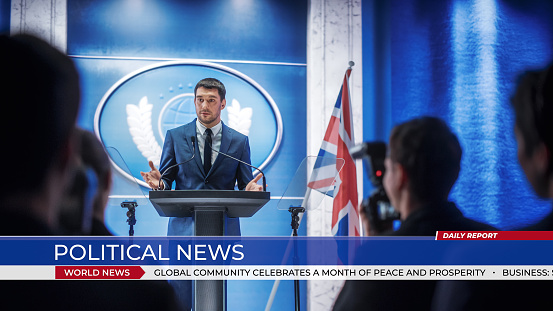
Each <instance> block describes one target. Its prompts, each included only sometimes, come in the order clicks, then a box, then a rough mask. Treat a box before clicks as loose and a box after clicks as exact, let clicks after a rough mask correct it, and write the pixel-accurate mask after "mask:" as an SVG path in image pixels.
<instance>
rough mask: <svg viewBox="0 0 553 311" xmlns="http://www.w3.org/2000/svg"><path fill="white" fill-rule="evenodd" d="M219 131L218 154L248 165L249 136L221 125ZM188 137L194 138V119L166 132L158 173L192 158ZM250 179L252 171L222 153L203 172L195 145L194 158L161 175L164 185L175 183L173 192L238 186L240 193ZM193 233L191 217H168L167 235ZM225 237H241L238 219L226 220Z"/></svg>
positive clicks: (191, 146)
mask: <svg viewBox="0 0 553 311" xmlns="http://www.w3.org/2000/svg"><path fill="white" fill-rule="evenodd" d="M221 122H222V121H221ZM221 131H222V139H221V147H220V149H219V151H221V152H223V153H226V154H228V155H230V156H232V157H234V158H237V159H240V160H242V161H244V162H246V163H251V160H250V144H249V141H248V137H247V136H245V135H243V134H241V133H239V132H237V131H235V130H233V129H231V128H230V127H228V126H226V125H225V124H224V123H223V124H222V129H221ZM191 137H194V138H196V119H194V121H192V122H190V123H188V124H185V125H183V126H180V127H177V128H175V129H172V130H169V131H168V132H167V135H166V136H165V142H164V144H163V152H162V154H161V162H160V166H159V171H160V172H162V173H163V172H164V171H165V170H166V169H167V168H168V167H170V166H171V165H174V164H177V163H181V162H184V161H186V160H188V159H190V158H191V157H192V152H193V150H194V148H193V145H192V142H191ZM216 154H217V153H216ZM252 179H253V176H252V170H251V168H250V167H249V166H246V165H244V164H241V163H239V162H238V161H235V160H233V159H230V158H228V157H225V156H224V155H221V154H217V158H216V159H215V162H214V163H213V165H212V167H211V170H210V171H209V172H204V168H203V164H202V158H201V156H200V151H199V148H198V146H197V142H196V148H195V156H194V159H193V160H191V161H189V162H188V163H185V164H182V165H179V166H177V167H175V168H172V169H170V170H169V171H167V173H165V175H164V176H163V180H164V181H165V182H166V184H167V185H171V184H172V183H173V181H175V189H176V190H199V189H213V190H233V189H234V187H235V185H236V184H238V189H240V190H243V189H245V188H246V185H247V184H248V182H250V181H251V180H252ZM193 234H194V222H193V219H192V218H191V217H171V218H170V219H169V228H168V230H167V235H193ZM225 234H226V235H240V222H239V219H238V218H228V219H226V220H225Z"/></svg>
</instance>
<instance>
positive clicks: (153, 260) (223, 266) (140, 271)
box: [0, 231, 553, 280]
mask: <svg viewBox="0 0 553 311" xmlns="http://www.w3.org/2000/svg"><path fill="white" fill-rule="evenodd" d="M0 251H1V256H0V280H98V279H102V280H128V279H134V280H172V279H179V280H276V279H281V280H344V279H351V280H398V279H401V280H553V232H510V231H498V232H496V231H494V232H470V231H454V232H453V231H447V232H437V234H436V236H435V237H364V238H359V237H357V238H354V237H0Z"/></svg>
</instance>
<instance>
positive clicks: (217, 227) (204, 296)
mask: <svg viewBox="0 0 553 311" xmlns="http://www.w3.org/2000/svg"><path fill="white" fill-rule="evenodd" d="M270 196H271V193H270V192H258V191H235V190H174V191H150V201H151V202H152V205H153V206H154V208H155V209H156V210H157V212H158V214H159V215H160V216H162V217H194V235H196V236H223V235H224V232H225V227H224V226H225V215H227V216H228V217H251V216H253V215H254V214H255V213H256V212H257V211H258V210H260V209H261V208H262V207H263V206H264V205H265V204H266V203H267V202H269V200H270ZM225 287H226V282H225V281H219V280H215V281H211V280H210V281H196V282H195V284H194V308H193V309H194V310H208V311H215V310H217V311H222V310H225V309H226V297H225V296H226V295H225V294H226V290H225Z"/></svg>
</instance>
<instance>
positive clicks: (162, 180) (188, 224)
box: [141, 78, 263, 305]
mask: <svg viewBox="0 0 553 311" xmlns="http://www.w3.org/2000/svg"><path fill="white" fill-rule="evenodd" d="M225 95H226V89H225V86H224V85H223V83H221V82H220V81H219V80H217V79H214V78H206V79H202V80H200V81H199V82H198V83H197V84H196V87H195V88H194V105H195V107H196V115H197V117H198V118H197V119H195V120H193V121H192V122H190V123H188V124H185V125H182V126H180V127H177V128H175V129H172V130H170V131H168V132H167V135H166V136H165V142H164V144H163V151H162V154H161V162H160V167H159V170H158V169H156V168H155V166H154V164H153V163H152V162H151V161H150V162H149V165H150V168H151V171H150V172H148V173H145V172H141V175H142V177H143V178H144V180H145V181H146V182H147V183H148V185H150V187H151V188H152V189H159V190H164V189H171V185H172V183H173V181H174V182H175V189H177V190H187V189H190V190H194V189H195V190H197V189H213V190H233V189H234V187H235V184H237V185H238V189H240V190H247V191H262V190H263V187H262V186H261V185H258V184H257V181H258V180H259V179H260V178H261V176H262V175H261V174H259V175H258V176H256V178H255V179H253V176H252V170H251V168H250V167H249V166H247V165H244V164H242V163H240V162H238V161H236V160H234V159H231V158H228V157H226V156H224V155H222V154H219V153H218V152H222V153H225V154H228V155H230V156H232V157H233V158H236V159H239V160H241V161H243V162H246V163H250V145H249V141H248V137H247V136H245V135H243V134H241V133H239V132H237V131H235V130H233V129H231V128H229V127H228V126H226V125H225V124H224V123H223V122H222V121H221V111H222V110H223V109H225V106H226V99H225ZM192 157H194V158H192ZM190 159H192V160H190ZM183 162H185V163H183ZM180 163H182V165H180ZM175 165H177V166H175ZM193 229H194V219H193V218H192V217H171V218H170V219H169V225H168V230H167V235H169V236H175V235H177V236H191V235H193V233H194V231H193ZM225 235H240V221H239V219H238V218H228V217H225ZM171 284H172V285H173V286H174V287H175V289H176V291H177V293H178V295H179V299H181V302H182V304H183V305H192V291H191V282H190V281H174V282H171Z"/></svg>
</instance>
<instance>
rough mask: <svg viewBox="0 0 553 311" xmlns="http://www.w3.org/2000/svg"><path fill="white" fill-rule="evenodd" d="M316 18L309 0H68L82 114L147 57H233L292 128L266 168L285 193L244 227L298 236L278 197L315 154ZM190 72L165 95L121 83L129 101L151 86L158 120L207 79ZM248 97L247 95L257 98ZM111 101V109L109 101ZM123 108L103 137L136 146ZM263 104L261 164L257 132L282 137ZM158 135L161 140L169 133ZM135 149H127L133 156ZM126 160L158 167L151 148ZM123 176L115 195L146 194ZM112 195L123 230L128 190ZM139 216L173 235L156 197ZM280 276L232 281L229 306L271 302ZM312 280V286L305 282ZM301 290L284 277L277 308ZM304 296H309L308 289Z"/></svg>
mask: <svg viewBox="0 0 553 311" xmlns="http://www.w3.org/2000/svg"><path fill="white" fill-rule="evenodd" d="M306 23H307V2H306V1H295V0H291V1H280V0H279V1H263V2H261V1H177V0H165V1H130V2H129V1H115V0H113V1H112V0H107V1H92V0H80V1H68V46H67V50H68V54H69V55H70V56H72V57H73V59H74V61H75V62H76V64H77V66H78V68H79V70H80V73H81V75H82V87H83V105H82V111H81V114H80V116H79V124H80V125H81V126H82V127H84V128H87V129H89V130H92V129H93V128H94V125H95V118H94V117H95V114H96V112H97V110H98V106H99V104H100V103H101V102H102V101H103V98H104V96H105V95H106V94H107V93H108V90H110V88H112V87H113V86H114V84H116V83H117V82H118V81H120V80H121V79H122V78H124V77H125V76H127V75H129V74H130V73H132V72H135V71H137V70H140V69H141V68H144V67H146V66H153V65H154V66H155V65H158V64H160V63H162V62H164V61H168V60H173V59H193V60H201V61H207V62H211V63H214V64H218V65H223V66H226V67H229V68H230V69H232V70H236V71H238V72H240V73H241V74H243V75H246V76H248V77H249V78H251V79H252V80H253V81H255V82H256V83H257V84H259V86H261V87H262V88H263V89H264V90H265V91H266V92H267V93H268V94H269V95H270V96H271V97H272V99H273V100H274V102H275V103H276V106H277V107H278V110H279V111H280V114H281V116H282V123H283V134H282V142H281V144H280V148H279V149H278V151H277V153H276V155H275V157H274V158H273V159H272V160H271V161H270V162H269V163H268V165H267V166H266V168H265V169H264V172H265V173H266V175H267V183H268V184H269V185H268V189H267V190H268V191H270V192H271V197H273V198H275V199H273V200H271V201H270V202H269V203H268V204H267V205H266V206H265V207H264V208H262V209H261V210H260V211H259V212H258V213H257V214H256V215H255V216H254V217H252V218H249V219H243V221H242V234H243V235H244V236H279V235H280V236H289V235H290V233H291V227H290V214H289V213H288V212H287V211H280V210H277V208H276V205H277V203H278V201H279V200H278V198H279V196H282V195H283V194H284V191H285V190H286V186H287V184H288V183H289V182H290V181H291V180H292V177H293V175H294V173H295V170H296V168H297V167H298V165H299V164H300V163H301V161H302V160H303V158H304V157H305V156H306V151H305V150H306V148H305V145H306V131H305V128H306V121H305V120H306V107H305V104H304V103H305V98H306V29H307V24H306ZM190 79H192V78H191V77H182V80H183V81H182V83H183V85H182V86H177V85H176V84H175V85H172V87H171V85H167V89H165V90H163V91H159V92H160V94H159V96H155V94H152V92H151V90H145V88H146V87H147V85H146V86H145V85H144V84H142V87H137V88H136V90H135V91H134V93H136V94H133V90H130V89H129V88H128V87H129V86H130V85H132V84H133V83H126V84H124V85H122V86H121V89H122V88H123V87H127V88H126V89H125V94H127V95H126V96H128V101H129V103H128V104H132V105H137V104H138V101H139V99H140V98H141V96H142V94H143V93H144V94H148V101H149V102H151V103H152V104H154V105H156V106H155V108H154V109H153V110H152V117H151V119H152V123H154V120H157V119H156V118H157V115H158V114H159V111H160V110H161V108H160V107H159V106H157V105H158V103H160V104H161V103H164V102H165V101H167V100H169V98H170V97H171V96H175V95H176V94H178V93H179V92H181V93H190V92H193V86H194V84H195V83H196V82H197V81H188V80H190ZM135 81H136V80H135ZM229 81H230V82H232V83H235V81H236V80H229ZM158 84H159V83H158ZM161 84H163V83H161ZM170 87H171V88H170ZM233 89H236V88H232V89H231V88H229V90H228V92H227V94H228V95H229V98H227V107H228V106H229V105H230V104H231V98H230V97H235V96H234V95H233V94H232V90H233ZM119 97H120V96H119ZM238 99H239V98H238ZM239 100H240V99H239ZM240 102H241V104H243V105H246V104H245V103H246V102H247V101H246V100H243V101H242V100H241V101H240ZM110 109H111V108H110ZM119 110H121V109H119ZM225 110H228V108H227V109H225ZM102 111H103V112H104V111H108V112H109V109H107V110H106V109H104V110H102ZM122 111H123V113H120V114H118V115H110V116H109V118H106V119H102V120H112V121H109V122H108V123H110V124H104V129H103V130H102V131H101V132H102V137H103V138H104V137H105V138H106V140H111V141H113V140H127V143H126V146H128V148H124V149H129V150H130V149H133V148H134V149H135V150H136V148H137V147H136V146H135V145H134V143H133V141H132V140H131V139H130V135H129V129H128V126H127V125H126V123H127V121H126V118H127V115H125V114H124V109H122ZM256 113H257V114H258V115H259V114H260V113H261V112H260V110H259V109H257V108H255V107H254V112H253V117H252V118H253V119H252V127H251V129H250V138H251V148H252V162H253V164H254V165H255V164H259V163H260V162H261V161H262V160H263V159H260V158H258V157H256V156H255V154H256V152H257V150H256V144H255V141H254V140H255V137H256V136H257V137H261V136H262V135H264V134H266V136H267V140H271V141H272V140H274V133H273V132H272V131H274V130H273V129H272V128H273V127H271V126H263V124H261V125H260V124H255V122H256V121H260V120H261V119H259V118H256ZM224 118H225V116H224V115H223V119H224ZM102 122H104V123H106V121H102ZM260 122H261V121H260ZM265 123H266V124H267V122H265ZM269 123H270V122H269ZM254 125H255V126H254ZM156 129H157V127H156ZM156 139H157V140H158V144H160V145H161V143H162V142H161V140H160V137H156ZM262 145H265V144H264V142H263V141H260V143H259V144H257V146H258V147H259V148H261V146H262ZM116 147H117V146H116ZM264 148H265V147H264ZM265 149H266V148H265ZM122 151H125V152H126V151H127V150H122ZM125 152H122V153H123V155H124V158H126V157H127V156H126V154H125ZM125 161H127V162H129V169H130V170H131V171H132V173H134V172H136V171H138V170H148V166H147V160H146V159H145V158H143V160H142V161H138V162H140V163H141V164H140V163H138V162H137V161H135V160H134V159H130V158H126V159H125ZM135 162H137V163H138V164H137V163H135ZM115 177H116V179H115V184H114V188H113V191H112V194H113V195H119V196H127V195H135V194H137V193H136V189H137V187H136V185H133V183H132V182H131V181H130V180H129V179H126V178H123V177H122V176H121V174H116V175H115ZM142 191H146V192H147V189H146V188H142ZM138 193H140V190H139V191H138ZM112 201H113V203H115V204H114V205H110V206H108V209H107V211H106V222H107V225H108V227H109V228H110V229H111V230H113V231H114V232H115V233H116V234H118V235H127V234H128V229H129V228H128V225H127V223H126V219H127V218H126V214H125V210H123V209H122V208H121V207H120V206H118V205H117V204H118V199H114V200H112ZM119 203H120V202H119ZM136 217H137V224H136V227H135V235H166V232H167V219H165V218H162V217H160V216H159V215H158V214H157V212H156V211H155V209H154V208H153V206H151V205H149V204H148V205H141V206H139V207H138V208H137V216H136ZM301 229H302V231H301V232H300V234H302V235H305V225H303V226H302V228H301ZM303 283H305V282H303ZM272 285H273V282H272V281H247V282H246V281H233V282H229V285H228V295H229V297H231V298H229V299H228V307H229V310H260V309H264V308H265V304H266V302H267V299H268V298H269V293H270V291H271V287H272ZM302 286H303V290H302V292H303V293H304V294H305V284H302ZM293 293H294V292H293V283H292V282H291V281H290V282H282V283H281V284H280V287H279V290H278V292H277V296H276V298H275V303H274V306H273V310H282V309H290V308H293V304H294V296H293ZM302 300H303V303H304V304H305V299H302ZM303 308H305V305H304V306H303Z"/></svg>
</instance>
